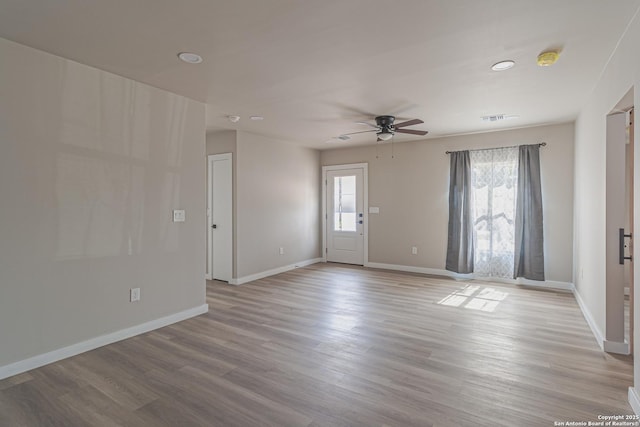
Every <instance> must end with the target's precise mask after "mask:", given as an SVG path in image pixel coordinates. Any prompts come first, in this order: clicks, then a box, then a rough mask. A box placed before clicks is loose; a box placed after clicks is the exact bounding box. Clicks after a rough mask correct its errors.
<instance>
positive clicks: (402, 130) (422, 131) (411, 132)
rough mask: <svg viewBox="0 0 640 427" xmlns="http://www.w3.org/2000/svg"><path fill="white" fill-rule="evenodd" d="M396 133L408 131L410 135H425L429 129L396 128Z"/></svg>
mask: <svg viewBox="0 0 640 427" xmlns="http://www.w3.org/2000/svg"><path fill="white" fill-rule="evenodd" d="M396 133H409V134H411V135H422V136H424V135H426V134H428V133H429V131H426V130H413V129H396Z"/></svg>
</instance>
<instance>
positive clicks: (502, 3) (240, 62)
mask: <svg viewBox="0 0 640 427" xmlns="http://www.w3.org/2000/svg"><path fill="white" fill-rule="evenodd" d="M639 7H640V0H616V1H602V0H396V1H393V2H392V1H388V0H386V1H385V0H318V1H311V0H232V1H216V0H181V1H176V0H103V1H99V0H96V1H86V0H55V1H54V0H0V36H2V37H4V38H7V39H10V40H13V41H16V42H18V43H22V44H25V45H28V46H32V47H35V48H37V49H41V50H44V51H47V52H51V53H53V54H56V55H59V56H62V57H65V58H69V59H72V60H75V61H78V62H81V63H84V64H88V65H91V66H94V67H97V68H100V69H103V70H107V71H111V72H113V73H116V74H119V75H122V76H125V77H129V78H132V79H134V80H138V81H141V82H145V83H148V84H150V85H153V86H156V87H160V88H163V89H167V90H169V91H172V92H175V93H179V94H182V95H185V96H188V97H191V98H194V99H197V100H200V101H203V102H206V103H207V104H208V108H207V109H208V112H207V116H208V117H207V127H208V129H210V130H213V129H219V128H228V129H243V130H249V131H253V132H257V133H261V134H265V135H269V136H273V137H276V138H280V139H282V140H287V141H290V142H294V143H298V144H301V145H305V146H310V147H316V148H320V149H325V148H334V147H336V146H338V145H345V146H348V145H357V144H372V143H375V134H372V133H369V134H364V135H358V136H354V138H353V139H352V140H351V141H349V142H335V140H333V141H334V142H333V143H326V141H327V140H330V139H331V137H332V136H337V135H339V134H342V133H347V132H356V131H360V130H366V127H365V126H363V125H359V124H356V123H354V122H355V121H359V120H366V119H372V118H373V116H375V115H381V114H394V115H397V116H399V117H401V118H407V119H410V118H420V119H422V120H424V122H425V124H423V125H420V126H414V127H412V129H427V130H429V131H430V133H429V137H436V136H444V135H452V134H459V133H468V132H481V131H487V130H495V129H502V128H508V127H523V126H532V125H537V124H544V123H559V122H566V121H570V120H573V119H575V117H576V115H577V113H578V111H579V110H580V108H581V106H582V105H583V103H584V102H585V100H586V99H587V97H588V95H589V94H590V92H591V90H592V88H593V87H594V86H595V84H596V82H597V80H598V78H599V76H600V73H601V72H602V69H603V68H604V66H605V64H606V62H607V60H608V58H609V57H610V55H611V53H612V52H613V50H614V48H615V46H616V43H617V42H618V40H619V39H620V37H621V36H622V34H623V32H624V30H625V28H626V26H627V25H628V23H629V22H630V20H631V19H632V18H633V17H634V14H635V13H636V11H637V10H638V8H639ZM548 48H561V49H562V54H561V57H560V60H559V61H558V63H557V64H556V65H554V66H552V67H548V68H542V67H538V66H537V65H536V63H535V60H536V56H537V55H538V54H539V53H540V52H542V51H543V50H545V49H548ZM182 51H190V52H196V53H199V54H200V55H202V56H203V57H204V62H203V63H202V64H200V65H190V64H185V63H182V62H180V61H179V60H178V59H177V56H176V55H177V53H178V52H182ZM503 59H513V60H515V61H516V66H515V67H514V68H513V69H511V70H508V71H504V72H500V73H496V72H492V71H490V66H491V65H492V64H493V63H495V62H497V61H499V60H503ZM2 60H7V59H6V58H3V59H2ZM503 113H504V114H509V115H519V116H520V118H519V119H514V120H508V121H504V122H500V123H490V124H487V123H483V122H482V121H481V120H480V117H481V116H484V115H493V114H503ZM230 114H232V115H239V116H241V117H242V119H241V120H240V121H239V122H238V123H236V124H233V123H230V122H229V121H227V120H226V119H225V116H227V115H230ZM250 115H261V116H264V117H265V120H264V121H261V122H252V121H250V120H249V116H250ZM420 138H423V137H417V136H400V137H398V136H397V137H396V141H403V140H414V139H420Z"/></svg>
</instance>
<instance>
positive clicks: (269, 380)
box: [0, 264, 633, 426]
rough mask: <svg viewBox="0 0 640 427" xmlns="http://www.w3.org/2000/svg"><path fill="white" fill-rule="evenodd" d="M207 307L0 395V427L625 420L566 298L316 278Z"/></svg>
mask: <svg viewBox="0 0 640 427" xmlns="http://www.w3.org/2000/svg"><path fill="white" fill-rule="evenodd" d="M476 287H477V288H476ZM443 300H444V301H443ZM207 302H208V303H209V307H210V310H209V313H208V314H205V315H202V316H199V317H197V318H194V319H190V320H187V321H184V322H181V323H178V324H175V325H171V326H168V327H165V328H162V329H159V330H156V331H153V332H150V333H147V334H144V335H141V336H137V337H134V338H131V339H128V340H125V341H122V342H119V343H115V344H112V345H109V346H106V347H102V348H100V349H97V350H94V351H91V352H88V353H84V354H81V355H78V356H76V357H73V358H70V359H66V360H63V361H60V362H58V363H54V364H51V365H49V366H46V367H43V368H40V369H36V370H33V371H31V372H28V373H25V374H21V375H18V376H15V377H13V378H9V379H6V380H4V381H0V425H2V426H86V425H90V426H103V425H104V426H262V425H265V426H267V425H268V426H552V425H553V422H554V421H588V420H591V421H595V420H597V416H598V415H611V414H631V413H632V412H631V408H630V407H629V405H628V403H627V388H628V387H629V386H630V385H632V381H633V378H632V377H633V367H632V361H631V358H630V357H618V356H612V355H609V354H606V353H603V352H602V351H600V349H599V348H598V346H597V344H596V342H595V340H594V338H593V336H592V334H591V332H590V330H589V328H588V326H587V325H586V323H585V320H584V318H583V317H582V314H581V313H580V310H579V308H578V305H577V303H576V301H575V300H574V298H573V296H572V295H571V294H569V293H563V292H554V291H540V290H534V289H529V288H525V287H518V286H513V285H504V284H494V283H487V282H477V281H476V282H456V281H453V280H449V279H445V278H437V277H426V276H421V275H412V274H405V273H397V272H389V271H380V270H371V269H363V268H358V267H349V266H341V265H336V264H316V265H313V266H310V267H307V268H301V269H297V270H293V271H291V272H288V273H284V274H281V275H278V276H273V277H270V278H266V279H262V280H258V281H255V282H252V283H248V284H245V285H242V286H238V287H233V286H229V285H226V284H223V283H219V282H209V284H208V285H207ZM439 302H443V303H440V304H439ZM447 304H448V305H447Z"/></svg>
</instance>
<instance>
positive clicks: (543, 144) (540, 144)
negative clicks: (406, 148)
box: [444, 142, 547, 154]
mask: <svg viewBox="0 0 640 427" xmlns="http://www.w3.org/2000/svg"><path fill="white" fill-rule="evenodd" d="M525 145H527V144H525ZM531 145H536V144H531ZM537 145H538V146H539V147H545V146H546V145H547V143H546V142H541V143H539V144H537ZM515 147H519V145H512V146H510V147H496V148H480V149H478V150H468V151H486V150H497V149H500V148H515ZM458 151H467V150H457V151H445V152H444V154H451V153H457V152H458Z"/></svg>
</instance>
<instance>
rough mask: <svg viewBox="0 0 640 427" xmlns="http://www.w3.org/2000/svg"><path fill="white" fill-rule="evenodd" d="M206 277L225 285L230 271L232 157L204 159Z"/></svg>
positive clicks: (231, 247)
mask: <svg viewBox="0 0 640 427" xmlns="http://www.w3.org/2000/svg"><path fill="white" fill-rule="evenodd" d="M207 161H208V168H207V170H208V195H207V196H208V197H207V230H208V233H207V254H208V256H207V278H208V279H215V280H222V281H225V282H228V281H230V280H231V275H232V268H233V211H232V209H233V183H232V179H233V178H232V177H233V173H232V172H233V170H232V167H233V166H232V154H231V153H226V154H215V155H210V156H207Z"/></svg>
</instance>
